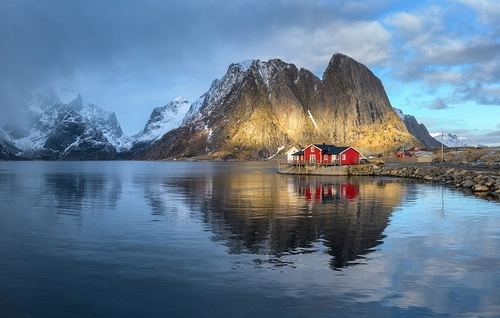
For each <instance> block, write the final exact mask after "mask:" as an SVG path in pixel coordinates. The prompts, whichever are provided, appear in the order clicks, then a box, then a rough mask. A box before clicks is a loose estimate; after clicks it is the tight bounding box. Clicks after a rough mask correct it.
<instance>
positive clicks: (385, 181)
mask: <svg viewBox="0 0 500 318" xmlns="http://www.w3.org/2000/svg"><path fill="white" fill-rule="evenodd" d="M277 170H278V163H276V162H186V161H155V162H151V161H145V162H144V161H106V162H95V161H88V162H87V161H75V162H68V161H57V162H56V161H51V162H44V161H27V162H0V317H2V318H3V317H30V318H36V317H51V318H52V317H500V203H499V202H497V201H488V200H486V199H484V198H481V197H476V196H473V195H471V194H467V193H464V192H461V191H459V190H457V189H453V188H448V187H443V186H440V185H436V184H430V183H421V182H419V181H416V180H410V179H397V178H389V177H336V176H307V175H303V176H297V175H281V174H278V173H277Z"/></svg>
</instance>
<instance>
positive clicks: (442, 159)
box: [441, 131, 444, 163]
mask: <svg viewBox="0 0 500 318" xmlns="http://www.w3.org/2000/svg"><path fill="white" fill-rule="evenodd" d="M443 162H444V131H441V163H443Z"/></svg>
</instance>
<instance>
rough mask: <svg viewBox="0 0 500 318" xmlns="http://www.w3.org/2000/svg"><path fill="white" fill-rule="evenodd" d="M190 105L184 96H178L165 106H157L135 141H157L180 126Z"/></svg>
mask: <svg viewBox="0 0 500 318" xmlns="http://www.w3.org/2000/svg"><path fill="white" fill-rule="evenodd" d="M190 106H191V105H190V104H189V102H188V101H187V100H186V99H185V98H184V97H177V98H176V99H174V100H173V101H171V102H170V103H168V104H167V105H165V106H162V107H156V108H155V109H153V111H152V113H151V116H150V117H149V120H148V122H147V123H146V125H145V126H144V129H143V130H142V131H141V132H140V133H139V135H138V136H137V138H136V139H135V140H134V143H137V142H152V141H156V140H158V139H160V138H161V137H162V136H163V135H164V134H166V133H167V132H169V131H170V130H172V129H174V128H177V127H179V126H180V125H181V124H182V121H183V120H184V117H185V116H186V113H187V112H188V110H189V108H190Z"/></svg>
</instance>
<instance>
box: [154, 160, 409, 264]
mask: <svg viewBox="0 0 500 318" xmlns="http://www.w3.org/2000/svg"><path fill="white" fill-rule="evenodd" d="M357 180H358V181H356V179H353V180H350V179H347V178H333V177H311V176H307V177H304V176H283V175H276V174H270V173H238V172H234V173H231V171H227V170H225V171H224V173H222V172H221V173H211V174H210V175H207V176H206V177H200V176H196V177H191V178H182V179H171V178H165V179H164V180H163V182H162V183H161V189H160V188H158V187H152V186H151V185H149V186H146V187H145V189H146V197H147V198H148V200H149V201H150V202H151V204H152V206H153V211H155V212H153V213H154V214H158V213H164V212H165V211H171V210H172V202H176V201H178V200H171V198H169V196H171V195H172V194H175V195H176V196H179V195H180V196H183V202H184V204H186V206H187V208H186V210H189V211H201V213H202V217H203V222H205V223H206V224H207V226H208V227H209V229H210V231H211V232H212V233H213V237H212V239H213V240H214V241H218V242H222V243H223V244H224V245H225V246H227V248H228V252H229V253H231V254H241V253H251V254H255V255H258V256H259V257H258V258H257V259H256V265H258V266H260V265H261V264H262V262H268V263H269V262H271V263H272V264H274V265H275V266H284V265H286V266H293V264H292V263H291V262H290V260H289V258H287V256H290V255H296V254H307V253H313V252H317V251H318V249H319V248H324V249H325V252H326V253H328V254H329V255H330V264H329V266H330V267H331V268H332V269H335V270H337V269H341V268H344V267H347V266H350V265H354V264H360V263H363V262H364V261H363V259H364V258H365V256H366V254H368V253H370V252H371V251H373V250H375V249H376V247H377V246H378V245H379V244H381V242H382V239H383V238H384V234H383V232H384V229H385V228H386V227H387V225H388V218H389V216H390V214H391V212H392V209H393V207H394V205H395V204H398V203H399V201H400V200H401V197H402V196H403V195H404V193H405V191H404V189H401V188H402V185H401V184H392V185H391V182H392V181H390V180H377V181H375V179H373V180H371V181H367V180H362V181H359V179H357ZM395 187H397V188H398V189H397V190H396V191H394V190H395ZM153 189H154V190H153ZM162 198H163V199H162ZM160 211H164V212H160ZM269 257H271V258H269Z"/></svg>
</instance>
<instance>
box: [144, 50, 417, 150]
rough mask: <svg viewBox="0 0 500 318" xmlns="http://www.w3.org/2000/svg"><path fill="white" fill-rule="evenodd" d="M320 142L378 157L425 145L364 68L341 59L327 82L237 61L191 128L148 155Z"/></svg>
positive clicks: (274, 64) (282, 66)
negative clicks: (404, 147) (381, 152)
mask: <svg viewBox="0 0 500 318" xmlns="http://www.w3.org/2000/svg"><path fill="white" fill-rule="evenodd" d="M314 142H328V143H334V144H338V145H351V146H355V147H358V148H360V150H361V151H370V152H371V151H377V150H387V149H390V148H395V149H396V148H398V147H399V146H400V143H406V144H408V143H409V144H415V145H419V142H418V140H416V139H415V138H414V137H413V136H411V135H410V134H409V133H408V131H407V129H406V127H405V125H404V123H403V122H402V121H401V119H400V118H399V117H398V116H397V115H396V113H395V111H394V110H393V109H392V107H391V105H390V102H389V99H388V98H387V95H386V94H385V90H384V88H383V86H382V83H381V82H380V80H379V79H378V78H377V77H376V76H375V75H374V74H373V73H372V72H371V71H370V70H369V69H368V68H367V67H365V66H364V65H362V64H361V63H359V62H357V61H355V60H353V59H352V58H350V57H347V56H345V55H343V54H335V55H334V56H333V57H332V59H331V61H330V63H329V65H328V67H327V69H326V71H325V73H324V75H323V79H322V80H321V79H319V78H318V77H316V76H315V75H314V74H312V73H311V72H309V71H308V70H305V69H298V68H297V67H296V66H295V65H293V64H289V63H285V62H283V61H281V60H279V59H273V60H269V61H260V60H252V61H245V62H241V63H235V64H231V65H230V66H229V68H228V71H227V73H226V74H225V75H224V77H223V78H222V79H221V80H216V81H214V82H213V83H212V86H211V88H210V90H209V91H207V92H206V93H205V94H203V95H202V96H201V97H200V98H199V99H198V100H197V101H196V102H195V103H193V105H192V106H191V109H190V111H189V113H188V117H187V118H186V120H185V121H184V123H183V125H182V126H181V127H179V128H177V129H174V130H172V131H170V132H169V133H167V134H166V135H165V136H164V137H163V138H162V140H161V141H160V142H158V143H156V144H155V145H153V146H152V147H151V148H150V149H149V150H148V151H147V154H146V156H145V158H151V159H160V158H168V157H176V156H181V157H183V156H188V157H189V156H203V157H208V158H214V159H220V158H242V159H243V158H244V159H251V158H261V157H268V156H269V155H271V154H273V153H275V152H276V150H277V149H279V148H281V147H285V146H290V145H299V144H301V145H305V144H309V143H314Z"/></svg>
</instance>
